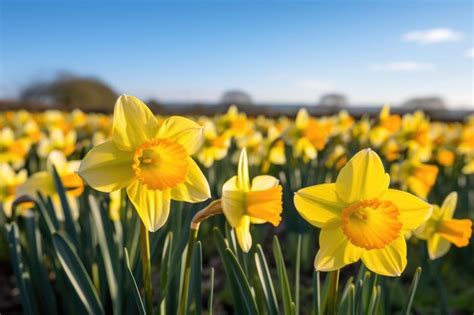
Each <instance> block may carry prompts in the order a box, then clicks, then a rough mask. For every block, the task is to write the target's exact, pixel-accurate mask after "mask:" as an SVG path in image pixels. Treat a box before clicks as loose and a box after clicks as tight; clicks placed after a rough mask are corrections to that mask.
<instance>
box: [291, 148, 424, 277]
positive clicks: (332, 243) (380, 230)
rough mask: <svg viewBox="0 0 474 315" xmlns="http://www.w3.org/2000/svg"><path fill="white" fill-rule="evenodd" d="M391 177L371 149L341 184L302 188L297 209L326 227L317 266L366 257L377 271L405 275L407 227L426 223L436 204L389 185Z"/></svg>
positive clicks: (350, 164)
mask: <svg viewBox="0 0 474 315" xmlns="http://www.w3.org/2000/svg"><path fill="white" fill-rule="evenodd" d="M389 184H390V177H389V175H388V174H386V173H385V170H384V167H383V164H382V161H381V160H380V158H379V156H378V155H377V154H376V153H375V152H374V151H372V150H370V149H365V150H362V151H360V152H359V153H357V154H356V155H355V156H354V157H353V158H352V159H351V160H350V161H349V162H348V163H347V164H346V165H345V166H344V167H343V168H342V169H341V171H340V173H339V175H338V177H337V180H336V183H335V184H320V185H315V186H311V187H307V188H303V189H301V190H299V191H298V192H297V193H296V194H295V197H294V203H295V206H296V209H297V210H298V212H299V213H300V214H301V216H302V217H303V218H304V219H305V220H306V221H308V222H309V223H310V224H312V225H314V226H316V227H318V228H321V233H320V236H319V246H320V248H319V251H318V253H317V255H316V259H315V262H314V266H315V268H316V270H319V271H331V270H337V269H340V268H342V267H344V266H345V265H348V264H352V263H355V262H356V261H358V260H359V259H362V262H363V263H364V265H365V266H366V267H367V268H368V269H369V270H371V271H373V272H375V273H377V274H380V275H386V276H399V275H400V274H401V273H402V272H403V270H404V269H405V266H406V264H407V258H406V255H407V253H406V243H405V238H404V232H405V231H411V230H413V229H415V228H417V227H418V226H420V225H421V224H423V223H424V222H425V221H426V220H427V219H428V218H429V217H430V215H431V209H432V207H431V205H429V204H427V203H426V202H424V201H423V200H421V199H419V198H417V197H415V196H413V195H411V194H409V193H406V192H404V191H400V190H395V189H389Z"/></svg>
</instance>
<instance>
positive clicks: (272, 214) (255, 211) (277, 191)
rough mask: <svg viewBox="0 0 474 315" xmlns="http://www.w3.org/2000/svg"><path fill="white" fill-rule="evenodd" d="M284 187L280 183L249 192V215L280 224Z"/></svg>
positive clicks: (276, 224) (275, 224)
mask: <svg viewBox="0 0 474 315" xmlns="http://www.w3.org/2000/svg"><path fill="white" fill-rule="evenodd" d="M281 198H282V187H281V186H280V185H278V186H275V187H272V188H269V189H266V190H258V191H249V192H247V215H249V216H251V217H253V218H256V219H261V220H264V221H266V222H270V223H271V224H273V225H274V226H278V224H280V221H281V216H280V214H281V212H282V210H283V208H282V201H281Z"/></svg>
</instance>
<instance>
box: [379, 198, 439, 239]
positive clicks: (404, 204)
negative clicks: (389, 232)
mask: <svg viewBox="0 0 474 315" xmlns="http://www.w3.org/2000/svg"><path fill="white" fill-rule="evenodd" d="M383 199H384V200H389V201H391V202H393V203H394V204H395V205H396V206H397V207H398V209H399V210H400V217H399V220H400V221H401V222H402V224H403V229H404V230H413V229H415V228H417V227H418V226H420V225H421V224H423V223H424V222H426V220H428V219H429V217H430V216H431V213H432V208H433V207H432V206H431V205H430V204H428V203H426V202H425V201H423V200H421V199H420V198H418V197H416V196H414V195H412V194H409V193H407V192H404V191H401V190H396V189H389V190H387V191H386V192H385V194H384V196H383Z"/></svg>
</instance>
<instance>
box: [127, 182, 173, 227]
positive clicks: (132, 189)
mask: <svg viewBox="0 0 474 315" xmlns="http://www.w3.org/2000/svg"><path fill="white" fill-rule="evenodd" d="M127 194H128V197H129V198H130V200H131V201H132V204H133V205H134V206H135V209H137V212H138V215H139V216H140V219H141V220H142V222H143V224H144V225H145V227H146V228H147V229H148V231H150V232H155V231H157V230H158V229H159V228H161V227H162V226H163V225H165V223H166V220H167V219H168V216H169V213H170V203H171V196H170V191H169V190H164V191H160V190H149V189H147V188H146V186H145V185H142V184H141V183H140V182H139V181H138V180H136V181H134V182H133V183H132V184H131V185H130V186H129V187H128V188H127Z"/></svg>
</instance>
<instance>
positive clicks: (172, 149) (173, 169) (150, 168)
mask: <svg viewBox="0 0 474 315" xmlns="http://www.w3.org/2000/svg"><path fill="white" fill-rule="evenodd" d="M186 157H187V153H186V149H185V148H184V147H183V146H182V145H181V144H179V143H177V142H175V141H173V140H169V139H153V140H149V141H147V142H145V143H143V144H142V145H141V146H139V147H138V148H137V149H136V150H135V154H134V156H133V166H132V167H133V171H134V173H135V175H136V176H137V178H138V180H139V181H140V182H141V183H142V184H144V185H145V186H147V188H148V189H151V190H161V191H163V190H166V189H169V188H174V187H176V186H178V185H179V184H181V183H182V182H184V180H185V179H186V176H187V173H188V166H189V165H188V164H189V163H188V160H187V159H186Z"/></svg>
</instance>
